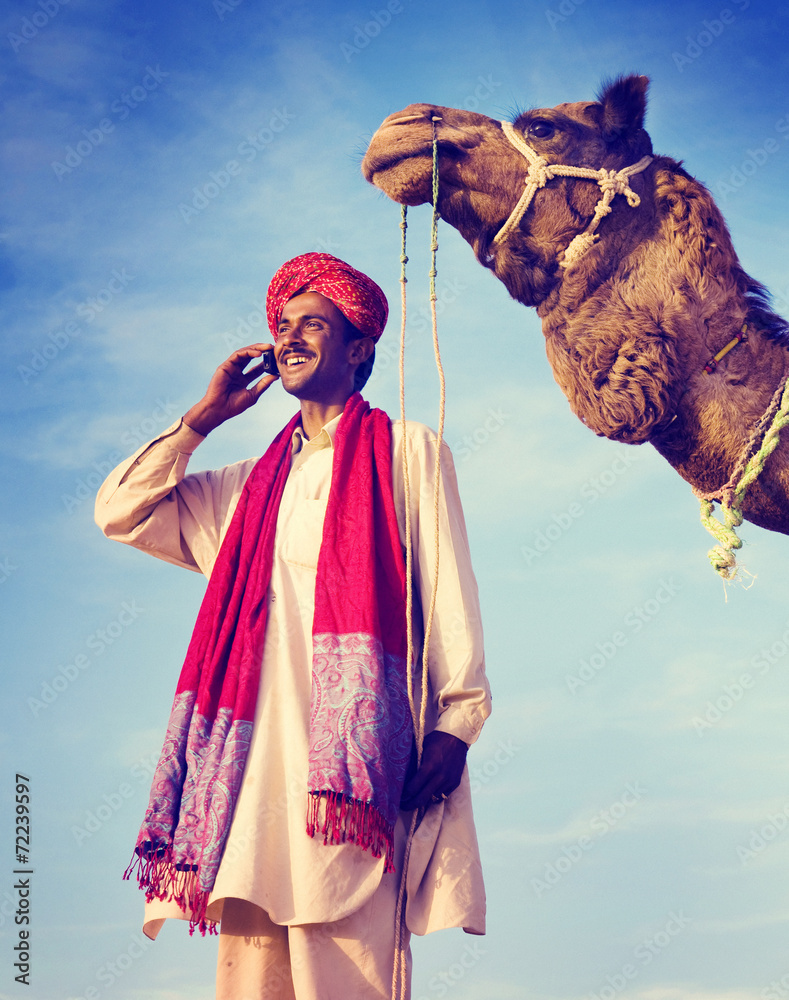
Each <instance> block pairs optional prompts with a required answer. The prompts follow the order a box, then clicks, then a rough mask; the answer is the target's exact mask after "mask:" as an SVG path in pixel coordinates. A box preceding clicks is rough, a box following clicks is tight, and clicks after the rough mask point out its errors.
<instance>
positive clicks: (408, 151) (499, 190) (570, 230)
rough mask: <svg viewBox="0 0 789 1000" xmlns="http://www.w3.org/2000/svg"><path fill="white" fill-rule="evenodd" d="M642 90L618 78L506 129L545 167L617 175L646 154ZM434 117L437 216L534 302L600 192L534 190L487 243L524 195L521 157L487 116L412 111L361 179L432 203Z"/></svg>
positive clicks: (419, 107) (409, 200)
mask: <svg viewBox="0 0 789 1000" xmlns="http://www.w3.org/2000/svg"><path fill="white" fill-rule="evenodd" d="M647 85H648V80H647V78H646V77H643V76H629V77H623V78H621V79H619V80H616V81H614V82H613V83H610V84H608V85H606V86H605V87H604V88H603V90H602V91H601V93H600V95H599V97H598V100H597V101H581V102H578V103H576V104H560V105H559V106H558V107H555V108H539V109H536V110H532V111H526V112H524V113H523V114H521V115H518V117H517V118H516V119H515V121H514V122H513V125H514V127H515V129H516V131H517V132H519V133H520V134H521V135H522V136H523V137H524V138H525V140H526V142H527V143H528V145H529V146H530V147H531V148H532V149H533V150H534V152H535V153H537V154H538V155H539V156H542V157H544V158H545V160H547V161H548V163H551V164H564V165H568V166H576V167H592V168H594V169H599V168H600V167H605V168H606V169H612V168H615V169H621V168H622V167H626V166H629V165H631V164H633V163H635V162H636V161H638V160H639V159H640V158H641V157H642V156H644V155H645V154H647V153H650V152H651V149H652V144H651V142H650V139H649V136H648V135H647V133H646V132H645V131H644V127H643V125H644V112H645V109H646V91H647ZM434 119H438V120H437V121H435V127H436V134H437V139H438V151H439V198H438V207H439V210H440V212H441V216H442V218H444V219H445V220H446V221H447V222H448V223H449V224H450V225H452V226H454V227H455V228H456V229H457V230H459V232H460V233H461V234H462V236H463V237H464V239H466V240H467V241H468V242H469V243H470V244H471V246H472V247H473V248H474V252H475V253H476V255H477V258H478V259H479V261H480V263H482V264H484V265H485V266H486V267H490V268H492V269H493V270H494V272H495V273H496V275H497V277H498V278H500V279H501V280H502V281H503V282H504V284H505V285H506V286H507V288H508V289H509V291H510V294H511V295H513V296H514V297H515V298H516V299H518V300H519V301H520V302H523V303H524V305H538V304H539V303H540V302H542V301H543V300H544V299H545V297H546V295H548V293H549V292H550V291H551V289H552V288H553V287H554V285H555V284H556V283H557V282H558V281H559V280H560V276H561V269H560V267H559V261H560V260H561V258H562V256H563V254H564V251H565V250H566V248H567V246H568V245H569V243H570V241H571V240H572V239H573V237H574V236H576V235H577V234H578V233H580V232H581V231H582V230H583V229H584V228H585V226H586V225H587V223H588V222H589V220H590V219H591V217H592V216H593V213H594V209H595V205H596V204H597V202H598V200H599V196H600V189H599V188H598V186H597V185H596V184H594V183H590V182H589V181H577V180H574V179H569V178H564V177H557V178H554V179H553V180H551V181H550V182H549V183H548V184H547V186H546V187H544V188H543V189H542V190H540V191H538V192H537V194H536V196H535V198H534V200H533V202H532V204H531V206H530V207H529V209H528V211H527V213H526V215H525V216H524V218H523V219H522V221H521V222H520V225H519V226H518V228H517V230H515V231H514V232H512V234H511V235H509V236H508V237H507V238H506V239H503V240H501V241H500V242H498V243H494V239H495V237H496V234H497V233H499V231H500V230H501V228H502V226H503V225H504V224H505V222H506V221H507V219H508V218H509V216H510V214H511V212H512V210H513V209H514V207H515V206H516V204H517V203H518V200H519V199H520V197H521V194H522V192H523V190H524V184H525V181H524V178H525V176H526V171H527V168H528V163H527V161H526V159H525V158H524V156H523V154H521V153H520V152H519V151H518V150H517V149H516V148H515V147H514V146H513V145H512V144H511V142H510V140H509V139H508V138H507V136H506V135H505V133H504V131H503V129H502V124H501V122H498V121H496V120H494V119H493V118H488V117H486V116H485V115H480V114H476V113H475V112H473V111H461V110H458V109H455V108H443V107H437V106H436V105H432V104H412V105H410V106H409V107H407V108H405V109H404V110H403V111H399V112H397V113H396V114H393V115H390V116H389V117H388V118H387V119H386V120H385V121H384V122H383V124H382V125H381V127H380V128H379V129H378V131H377V132H376V133H375V135H374V136H373V139H372V141H371V143H370V146H369V149H368V150H367V154H366V155H365V158H364V162H363V163H362V171H363V173H364V176H365V178H366V179H367V180H368V181H370V182H371V183H372V184H375V185H376V186H377V187H379V188H381V190H382V191H384V192H385V193H386V194H387V195H388V196H389V197H390V198H392V199H393V200H394V201H397V202H400V203H401V204H405V205H420V204H422V203H424V202H431V201H432V183H431V180H432V139H433V126H434ZM639 185H643V180H642V179H641V178H634V179H633V184H632V186H633V188H634V190H635V189H636V188H637V187H638V186H639ZM615 205H616V202H615ZM615 211H616V209H615ZM619 214H620V215H622V213H621V212H620V213H619ZM611 222H612V220H607V223H604V225H606V224H607V225H608V226H609V228H610V227H611ZM601 231H602V230H601Z"/></svg>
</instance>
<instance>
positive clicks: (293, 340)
mask: <svg viewBox="0 0 789 1000" xmlns="http://www.w3.org/2000/svg"><path fill="white" fill-rule="evenodd" d="M300 342H301V326H300V325H294V326H289V327H288V328H287V330H283V331H282V333H280V334H279V336H278V337H277V346H278V347H279V346H281V347H283V348H284V347H288V346H289V345H290V344H297V343H300Z"/></svg>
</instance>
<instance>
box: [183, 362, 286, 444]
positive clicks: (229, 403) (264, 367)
mask: <svg viewBox="0 0 789 1000" xmlns="http://www.w3.org/2000/svg"><path fill="white" fill-rule="evenodd" d="M255 358H259V359H260V360H259V362H258V363H257V364H254V365H253V366H252V367H251V368H249V369H248V370H247V371H244V369H245V368H246V367H247V365H248V364H249V363H250V361H252V360H253V359H255ZM278 378H279V371H278V369H277V362H276V360H275V358H274V345H273V344H251V345H250V346H249V347H242V348H240V349H239V350H237V351H234V352H233V353H232V354H231V355H230V357H229V358H228V359H227V361H223V362H222V364H221V365H220V366H219V367H218V368H217V370H216V371H215V372H214V375H213V377H212V379H211V381H210V382H209V383H208V388H207V389H206V393H205V396H203V398H202V399H201V400H200V402H199V403H195V405H194V406H193V407H192V408H191V409H190V410H189V412H188V413H186V414H185V415H184V423H185V424H186V425H187V426H188V427H191V428H192V430H194V431H197V433H198V434H202V435H203V436H204V437H205V436H206V435H207V434H209V433H210V432H211V431H212V430H214V428H216V427H218V426H219V425H220V424H223V423H224V422H225V421H226V420H229V419H230V418H231V417H237V416H238V415H239V413H243V412H244V411H245V410H248V409H249V407H250V406H254V404H255V403H257V401H258V400H259V399H260V397H261V396H262V395H263V393H264V392H265V391H266V389H268V387H269V386H270V385H271V384H272V383H273V382H275V381H276V380H277V379H278Z"/></svg>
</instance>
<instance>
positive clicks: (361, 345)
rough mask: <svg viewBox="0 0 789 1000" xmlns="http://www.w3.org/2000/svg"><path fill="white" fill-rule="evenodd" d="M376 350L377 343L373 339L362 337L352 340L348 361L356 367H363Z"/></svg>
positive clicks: (349, 345)
mask: <svg viewBox="0 0 789 1000" xmlns="http://www.w3.org/2000/svg"><path fill="white" fill-rule="evenodd" d="M374 350H375V341H374V340H373V338H372V337H360V338H359V339H358V340H352V341H351V342H350V344H348V361H350V363H351V364H354V365H361V364H363V363H364V362H365V361H367V359H368V358H369V357H370V355H371V354H372V353H373V351H374Z"/></svg>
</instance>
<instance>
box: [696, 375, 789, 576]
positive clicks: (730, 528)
mask: <svg viewBox="0 0 789 1000" xmlns="http://www.w3.org/2000/svg"><path fill="white" fill-rule="evenodd" d="M787 424H789V380H787V382H786V384H785V386H784V390H783V395H782V396H781V403H780V406H779V407H778V411H777V412H776V414H775V416H774V417H773V419H772V422H771V424H770V426H769V428H768V429H767V432H766V433H765V435H764V437H763V438H762V443H761V445H760V447H759V448H758V449H757V451H756V452H755V454H754V455H752V456H751V458H750V460H749V461H748V463H747V465H746V466H745V468H744V469H743V472H742V475H741V476H740V479H739V481H738V482H737V485H736V486H735V487H734V492H733V495H732V499H731V502H729V501H728V500H727V498H726V493H725V491H724V493H723V495H722V499H721V512H722V513H723V521H722V522H721V521H719V520H718V518H716V517H714V516H713V507H714V505H713V502H712V500H707V499H704V500H702V501H701V523H702V524H703V525H704V527H705V528H706V529H707V531H709V533H710V534H711V535H712V536H713V537H714V538H716V539H717V540H718V544H717V545H715V546H714V547H713V548H711V549H710V551H709V552H708V553H707V556H708V558H709V560H710V563H711V564H712V568H713V569H714V570H715V572H716V573H718V574H720V576H722V577H723V579H724V580H731V579H732V578H733V577H734V575H735V574H736V572H737V560H736V559H735V557H734V552H733V550H734V549H739V548H742V540H741V539H740V538H739V537H738V536H737V532H736V530H735V529H736V528H738V527H739V526H740V525H741V524H742V520H743V515H742V509H741V508H742V503H743V501H744V499H745V495H746V493H747V492H748V487H749V486H751V485H752V484H753V483H754V482H755V481H756V479H757V478H758V476H759V475H760V474H761V472H762V470H763V469H764V465H765V463H766V461H767V459H768V458H769V457H770V455H772V453H773V452H774V451H775V449H776V448H777V447H778V440H779V435H780V433H781V431H782V429H783V428H784V427H786V425H787Z"/></svg>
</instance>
